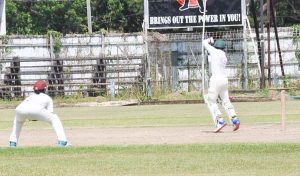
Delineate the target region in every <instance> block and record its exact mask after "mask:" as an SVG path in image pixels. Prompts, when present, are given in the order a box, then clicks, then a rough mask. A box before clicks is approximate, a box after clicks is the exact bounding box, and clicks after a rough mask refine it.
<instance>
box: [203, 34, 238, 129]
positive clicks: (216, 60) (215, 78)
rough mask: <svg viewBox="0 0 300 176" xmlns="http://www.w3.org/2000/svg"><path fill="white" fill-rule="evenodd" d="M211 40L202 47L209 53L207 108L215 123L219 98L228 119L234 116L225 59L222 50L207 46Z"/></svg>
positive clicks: (205, 41) (218, 115) (206, 41)
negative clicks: (209, 70) (209, 72)
mask: <svg viewBox="0 0 300 176" xmlns="http://www.w3.org/2000/svg"><path fill="white" fill-rule="evenodd" d="M210 40H211V39H206V40H204V41H203V42H202V43H203V46H204V48H205V49H206V50H207V51H208V53H209V55H210V56H209V59H208V62H209V64H210V68H211V77H210V79H209V88H208V94H207V103H208V108H209V111H210V113H211V116H212V118H213V120H214V122H215V123H216V121H217V120H218V118H219V117H220V115H221V112H220V110H219V108H218V105H217V99H218V97H219V96H220V98H221V100H222V106H223V107H224V109H225V111H226V113H227V115H228V117H229V118H232V117H234V116H236V113H235V110H234V107H233V105H232V104H231V102H230V99H229V94H228V78H227V72H226V64H227V57H226V54H225V52H224V51H223V50H221V49H217V48H215V47H213V46H211V45H210V44H209V42H210Z"/></svg>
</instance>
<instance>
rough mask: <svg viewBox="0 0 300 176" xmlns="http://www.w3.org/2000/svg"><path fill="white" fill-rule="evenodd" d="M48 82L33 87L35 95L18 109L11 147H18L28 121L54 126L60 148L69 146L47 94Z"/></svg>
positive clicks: (11, 136) (10, 140)
mask: <svg viewBox="0 0 300 176" xmlns="http://www.w3.org/2000/svg"><path fill="white" fill-rule="evenodd" d="M46 88H47V84H46V82H44V81H42V80H39V81H37V82H36V83H35V84H34V85H33V90H34V94H32V95H30V96H29V97H27V98H26V99H25V100H24V101H23V102H22V103H21V104H19V105H18V106H17V108H16V114H15V119H14V123H13V129H12V132H11V135H10V139H9V145H10V147H16V146H17V143H18V139H19V136H20V132H21V129H22V126H23V124H24V122H25V121H26V120H27V119H28V120H39V121H45V122H48V123H51V124H52V127H53V129H54V131H55V133H56V135H57V137H58V144H57V145H58V146H60V147H64V146H66V145H67V144H68V142H67V139H66V135H65V132H64V128H63V125H62V123H61V121H60V119H59V117H58V116H57V115H56V114H54V113H53V100H52V98H51V97H50V96H48V95H47V94H45V92H46Z"/></svg>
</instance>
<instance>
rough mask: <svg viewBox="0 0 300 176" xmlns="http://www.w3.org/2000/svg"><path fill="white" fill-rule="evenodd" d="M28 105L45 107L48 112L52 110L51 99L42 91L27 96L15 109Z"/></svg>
mask: <svg viewBox="0 0 300 176" xmlns="http://www.w3.org/2000/svg"><path fill="white" fill-rule="evenodd" d="M28 105H32V106H37V108H45V109H46V110H48V111H49V112H53V100H52V98H51V97H50V96H48V95H47V94H44V93H40V94H35V93H34V94H32V95H30V96H29V97H27V98H26V99H25V100H24V101H23V102H22V103H21V104H20V105H19V106H18V107H17V108H16V109H18V108H22V107H23V108H24V107H26V106H28Z"/></svg>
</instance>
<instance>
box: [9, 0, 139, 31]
mask: <svg viewBox="0 0 300 176" xmlns="http://www.w3.org/2000/svg"><path fill="white" fill-rule="evenodd" d="M6 7H7V10H6V13H7V15H6V18H7V34H21V35H27V34H33V35H37V34H38V35H44V34H46V33H47V31H51V30H53V31H59V32H60V33H62V34H70V33H86V32H87V31H88V29H87V12H86V0H72V1H15V0H7V1H6ZM91 14H92V28H93V31H96V32H97V31H102V30H103V29H105V30H108V31H118V32H138V31H141V30H142V21H143V0H127V1H118V0H91Z"/></svg>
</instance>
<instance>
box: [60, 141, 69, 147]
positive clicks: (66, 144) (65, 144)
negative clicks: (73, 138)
mask: <svg viewBox="0 0 300 176" xmlns="http://www.w3.org/2000/svg"><path fill="white" fill-rule="evenodd" d="M57 146H58V147H66V146H68V142H67V141H58V143H57Z"/></svg>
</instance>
